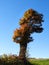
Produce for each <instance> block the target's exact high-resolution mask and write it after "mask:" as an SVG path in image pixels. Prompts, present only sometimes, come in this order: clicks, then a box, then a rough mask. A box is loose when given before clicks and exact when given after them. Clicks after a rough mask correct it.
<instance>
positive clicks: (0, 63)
mask: <svg viewBox="0 0 49 65" xmlns="http://www.w3.org/2000/svg"><path fill="white" fill-rule="evenodd" d="M28 61H29V62H28ZM28 61H27V65H49V59H41V58H39V59H36V58H29V59H28ZM0 65H23V64H21V63H20V62H19V60H18V59H17V56H16V55H9V56H7V55H3V56H2V57H1V56H0Z"/></svg>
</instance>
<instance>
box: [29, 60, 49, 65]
mask: <svg viewBox="0 0 49 65" xmlns="http://www.w3.org/2000/svg"><path fill="white" fill-rule="evenodd" d="M30 63H31V64H33V65H49V59H30Z"/></svg>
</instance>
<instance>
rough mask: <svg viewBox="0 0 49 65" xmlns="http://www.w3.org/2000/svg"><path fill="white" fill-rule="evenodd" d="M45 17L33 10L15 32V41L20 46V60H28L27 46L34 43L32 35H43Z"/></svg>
mask: <svg viewBox="0 0 49 65" xmlns="http://www.w3.org/2000/svg"><path fill="white" fill-rule="evenodd" d="M42 22H43V15H42V14H40V13H38V12H37V11H35V10H33V9H29V10H27V11H26V12H25V13H24V16H23V17H22V18H21V19H20V22H19V24H20V28H19V29H16V30H15V31H14V35H13V41H14V42H16V43H19V44H20V53H19V59H21V60H24V61H25V59H26V49H27V44H28V43H29V42H31V41H33V38H32V37H31V34H33V33H41V32H42V31H43V28H42Z"/></svg>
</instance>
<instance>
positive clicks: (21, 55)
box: [19, 43, 27, 64]
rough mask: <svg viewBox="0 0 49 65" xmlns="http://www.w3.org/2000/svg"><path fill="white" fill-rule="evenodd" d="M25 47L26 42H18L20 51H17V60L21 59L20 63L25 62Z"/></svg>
mask: <svg viewBox="0 0 49 65" xmlns="http://www.w3.org/2000/svg"><path fill="white" fill-rule="evenodd" d="M26 49H27V43H20V53H19V60H20V61H22V63H24V64H25V63H26Z"/></svg>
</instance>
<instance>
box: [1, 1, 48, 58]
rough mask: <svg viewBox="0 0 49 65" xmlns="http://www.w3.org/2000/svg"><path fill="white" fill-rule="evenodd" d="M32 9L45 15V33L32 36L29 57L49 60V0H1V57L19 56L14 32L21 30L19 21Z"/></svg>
mask: <svg viewBox="0 0 49 65" xmlns="http://www.w3.org/2000/svg"><path fill="white" fill-rule="evenodd" d="M30 8H32V9H35V10H36V11H38V12H39V13H42V14H43V15H44V17H43V19H44V23H43V28H44V31H43V32H42V33H40V34H38V33H34V34H32V37H33V38H34V41H33V42H30V43H29V44H28V50H29V56H30V57H36V58H49V39H48V38H49V1H48V0H0V55H1V54H17V55H19V49H20V48H19V44H16V43H14V42H13V40H12V36H13V32H14V30H15V29H16V28H19V19H20V18H21V17H22V16H23V14H24V12H25V11H26V10H28V9H30Z"/></svg>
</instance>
